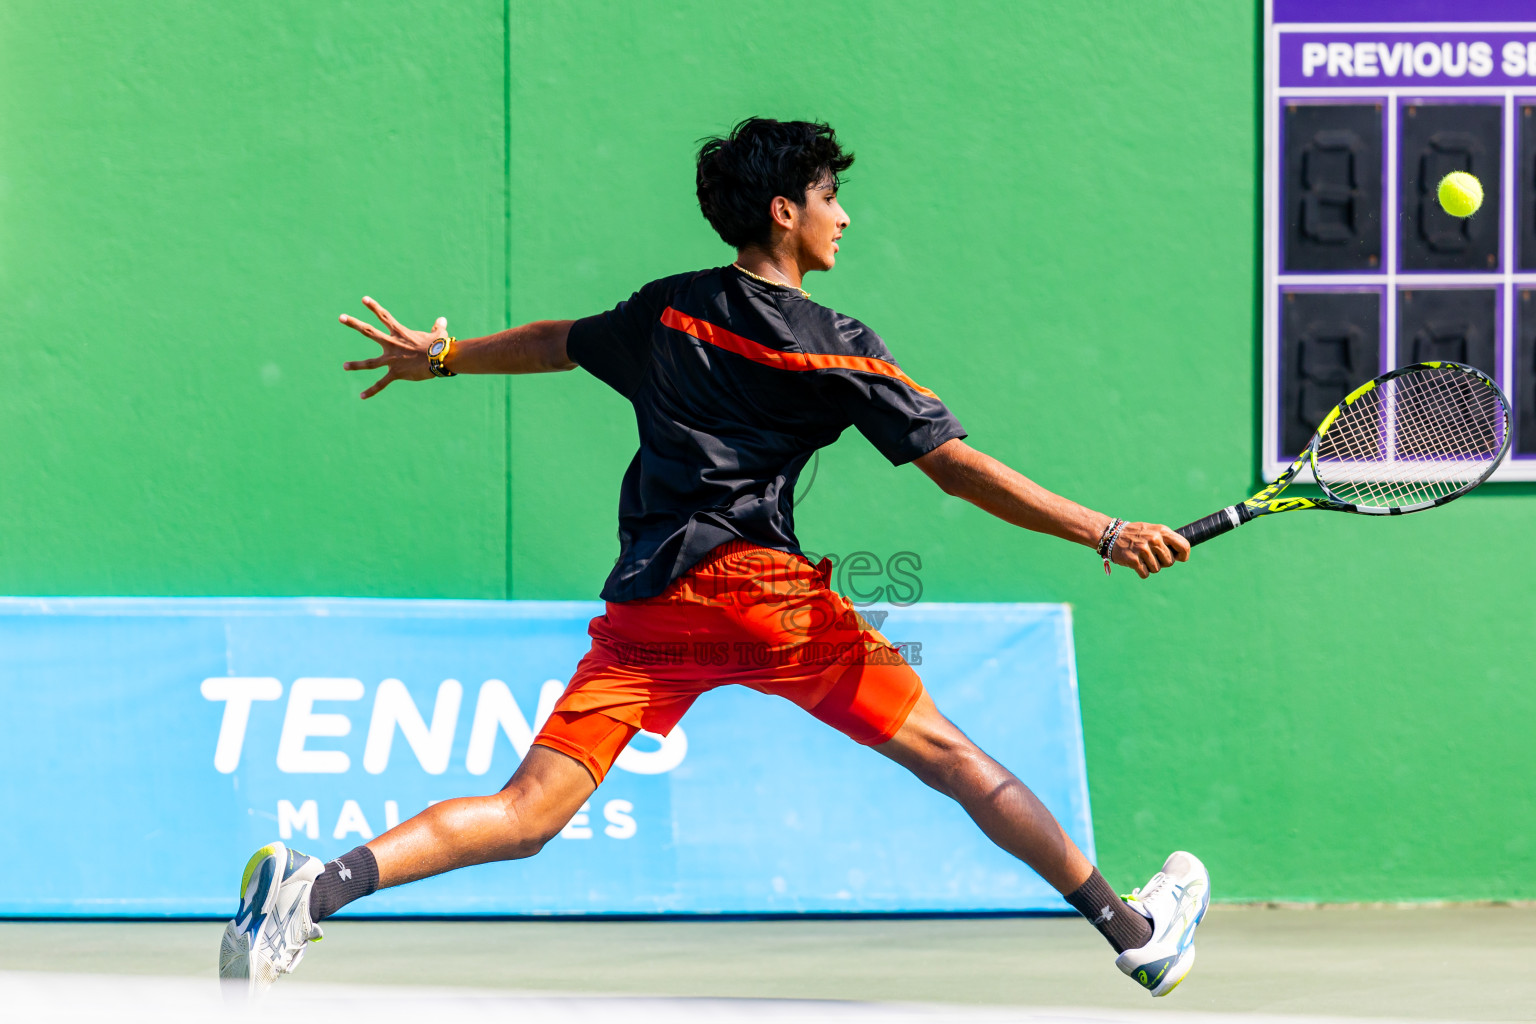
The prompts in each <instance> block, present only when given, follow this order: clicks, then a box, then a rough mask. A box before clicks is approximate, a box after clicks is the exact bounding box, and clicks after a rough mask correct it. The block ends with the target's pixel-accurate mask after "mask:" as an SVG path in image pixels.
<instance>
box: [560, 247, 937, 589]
mask: <svg viewBox="0 0 1536 1024" xmlns="http://www.w3.org/2000/svg"><path fill="white" fill-rule="evenodd" d="M566 351H567V353H568V354H569V356H570V358H571V360H572V361H573V362H575V363H577V364H578V365H580V366H581V367H583V368H584V369H586V370H587V372H589V373H591V374H592V375H593V376H594V377H597V378H598V379H599V380H601V381H602V382H603V383H605V384H607V385H608V386H609V387H611V388H613V389H614V390H615V391H617V392H618V393H619V394H621V395H623V396H624V397H625V398H628V399H629V400H630V402H631V403H632V404H633V405H634V407H635V419H636V421H637V423H638V425H639V428H640V450H639V451H638V452H636V453H635V457H634V460H633V461H631V462H630V464H629V469H628V470H627V471H626V472H625V473H624V483H623V486H622V489H621V490H620V492H619V542H620V545H621V551H620V554H619V559H618V562H617V563H616V564H615V565H614V568H613V572H612V573H610V574H609V576H608V580H607V582H606V583H605V584H604V585H603V595H602V596H603V598H604V599H605V600H608V601H631V600H635V599H637V598H644V597H652V596H655V595H656V594H659V593H661V592H662V591H663V590H665V589H666V588H667V585H668V584H669V583H671V582H672V581H673V580H675V579H677V578H678V577H679V576H681V575H683V574H684V573H685V572H687V571H688V569H689V568H691V567H692V566H693V565H694V564H695V563H697V562H698V561H699V559H701V558H703V557H704V556H705V555H706V554H708V553H709V552H710V551H711V550H712V549H714V548H716V547H718V546H719V545H721V544H724V543H726V542H728V541H732V540H737V539H740V540H745V541H750V542H752V543H754V544H760V545H762V546H763V547H767V548H775V549H777V550H780V551H790V552H796V553H798V552H799V550H800V545H799V542H798V541H796V540H795V519H794V507H793V499H794V491H795V481H796V479H797V478H798V477H799V475H800V470H801V469H802V468H804V466H805V463H806V461H807V460H808V459H809V458H810V457H811V454H812V453H813V452H815V451H816V449H818V448H824V447H826V446H827V445H829V444H831V443H832V442H833V441H835V440H837V438H838V435H839V434H841V433H842V432H843V430H844V429H846V428H847V427H848V426H850V425H852V426H855V427H858V428H859V432H860V433H862V434H863V435H864V436H865V437H866V438H868V439H869V441H870V443H871V444H873V445H874V446H875V447H876V448H877V449H879V451H880V453H881V454H882V455H884V456H885V457H886V458H887V459H889V460H890V461H891V463H892V464H893V465H897V466H899V465H902V464H903V463H907V462H911V461H912V460H913V459H915V458H917V457H918V456H920V455H926V454H927V453H928V452H931V451H933V450H934V449H935V448H937V447H938V446H939V445H941V444H943V443H944V442H945V441H948V440H951V439H952V438H957V437H964V436H965V429H964V428H963V427H961V426H960V422H959V421H958V420H956V419H955V417H954V416H953V415H951V414H950V411H949V409H947V408H946V407H945V405H944V403H943V402H941V401H939V398H938V396H937V395H935V394H934V393H933V392H931V391H929V390H928V389H927V388H924V387H921V386H920V385H918V384H917V383H916V382H914V381H913V380H912V379H911V378H910V377H908V376H907V375H906V374H904V373H902V372H901V369H900V368H899V367H898V366H897V365H896V362H895V360H894V359H892V358H891V353H890V352H889V351H888V350H887V349H886V347H885V344H884V343H883V342H881V340H880V338H879V337H878V336H877V335H876V334H875V332H874V331H872V330H870V329H869V328H868V327H865V326H864V325H863V324H861V323H859V321H857V320H855V319H853V318H852V317H847V316H843V315H842V314H840V313H837V312H835V311H833V310H830V309H828V308H827V307H825V306H820V305H817V304H816V303H814V302H812V301H810V299H808V298H805V297H804V296H802V295H801V294H800V292H799V290H798V289H791V288H788V287H783V288H781V287H775V286H773V285H768V284H764V283H762V282H760V281H757V280H755V279H753V278H751V277H748V276H747V275H746V274H743V273H742V272H741V271H739V270H737V269H736V268H735V267H721V268H718V269H715V270H703V271H697V272H695V273H690V274H680V275H678V276H676V277H667V278H663V279H661V280H660V281H652V282H651V283H650V284H648V285H646V286H645V287H643V288H641V289H640V290H639V291H638V292H636V293H635V294H634V295H633V296H631V297H630V298H629V300H628V301H626V302H621V303H619V304H618V305H617V306H616V307H614V308H613V309H612V310H610V311H609V312H607V313H599V314H598V315H596V316H589V317H586V318H585V319H582V320H578V321H576V322H575V324H573V325H572V327H571V333H570V338H569V340H568V341H567V343H566Z"/></svg>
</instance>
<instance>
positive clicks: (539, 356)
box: [341, 298, 576, 398]
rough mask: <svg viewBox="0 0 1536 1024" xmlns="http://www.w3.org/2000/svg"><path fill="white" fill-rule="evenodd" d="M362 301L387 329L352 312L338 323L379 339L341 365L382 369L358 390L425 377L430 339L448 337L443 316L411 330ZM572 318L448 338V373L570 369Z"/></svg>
mask: <svg viewBox="0 0 1536 1024" xmlns="http://www.w3.org/2000/svg"><path fill="white" fill-rule="evenodd" d="M363 305H365V306H367V307H368V308H369V309H371V310H372V311H373V314H374V316H376V317H378V318H379V322H380V323H381V324H383V325H384V326H385V327H386V328H388V333H386V332H385V331H381V330H379V329H378V328H377V327H374V326H373V325H371V324H365V323H363V322H362V321H361V320H358V319H356V318H355V317H350V316H346V315H345V314H343V315H342V317H341V322H342V323H343V324H345V325H346V326H348V327H350V328H352V329H353V330H355V331H357V332H358V333H359V334H362V335H364V336H366V337H369V338H372V339H373V340H374V341H376V342H378V343H379V347H380V348H382V349H383V351H382V352H381V353H380V354H379V355H377V356H375V357H373V358H372V359H358V360H354V361H352V362H347V363H343V364H342V369H344V370H377V369H384V370H385V373H384V376H382V377H380V378H379V379H378V380H377V381H375V382H374V383H373V384H372V386H370V387H369V388H368V389H367V390H366V391H364V392H363V395H362V397H364V398H372V397H373V396H374V395H376V394H378V393H379V392H380V391H383V390H384V389H385V388H386V387H388V386H389V385H390V384H391V383H392V382H394V381H397V380H427V379H428V378H430V377H431V376H432V371H431V370H430V369H428V368H427V350H428V349H429V348H430V347H431V346H432V343H433V342H434V341H438V340H440V339H442V338H446V337H447V336H448V321H447V320H445V319H443V318H442V317H439V318H438V320H437V322H436V323H435V324H433V325H432V330H430V331H414V330H411V329H410V328H408V327H405V326H403V325H402V324H401V323H400V322H399V321H398V320H396V319H395V318H394V317H393V316H391V315H390V313H389V310H387V309H385V308H384V307H383V306H381V305H379V304H378V303H377V302H374V301H373V300H372V299H370V298H364V299H363ZM574 322H575V321H573V320H536V321H534V322H533V323H529V324H523V325H522V326H521V327H511V328H508V329H507V330H505V331H501V332H499V333H497V334H489V335H486V336H485V337H483V338H460V339H458V340H456V341H455V342H454V343H453V350H452V355H451V358H450V360H449V363H448V368H449V369H451V370H452V371H453V372H454V373H552V372H554V371H557V370H574V369H575V368H576V364H575V363H574V362H572V361H571V359H570V356H569V355H567V353H566V349H565V342H566V338H567V337H568V336H569V335H570V332H571V324H573V323H574Z"/></svg>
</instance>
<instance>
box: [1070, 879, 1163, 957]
mask: <svg viewBox="0 0 1536 1024" xmlns="http://www.w3.org/2000/svg"><path fill="white" fill-rule="evenodd" d="M1067 902H1068V903H1070V904H1072V906H1073V908H1074V909H1075V910H1076V911H1077V912H1078V913H1079V914H1082V915H1083V916H1084V917H1086V918H1087V919H1088V920H1089V921H1091V922H1093V926H1094V927H1095V928H1097V929H1098V930H1099V934H1100V935H1102V936H1104V937H1105V938H1106V939H1108V940H1109V944H1110V945H1111V946H1114V947H1115V952H1116V953H1124V952H1125V951H1126V950H1128V949H1140V948H1141V947H1142V946H1145V945H1146V944H1147V943H1148V942H1151V941H1152V922H1150V921H1148V920H1147V919H1146V918H1144V917H1142V916H1141V915H1140V914H1138V913H1137V912H1136V911H1135V910H1133V909H1131V908H1130V907H1128V906H1126V905H1125V901H1124V900H1122V899H1121V898H1120V897H1119V896H1116V895H1115V890H1113V889H1111V888H1110V887H1109V883H1108V882H1106V881H1104V876H1103V875H1101V874H1099V869H1098V868H1094V869H1093V874H1091V875H1089V876H1088V881H1086V882H1084V883H1083V884H1082V885H1080V886H1078V887H1077V888H1076V889H1075V890H1073V891H1072V893H1071V894H1070V895H1068V896H1067Z"/></svg>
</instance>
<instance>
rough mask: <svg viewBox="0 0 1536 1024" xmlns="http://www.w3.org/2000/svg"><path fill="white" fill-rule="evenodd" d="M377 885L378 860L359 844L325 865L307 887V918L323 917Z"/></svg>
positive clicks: (319, 918) (318, 919) (371, 852)
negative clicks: (310, 886)
mask: <svg viewBox="0 0 1536 1024" xmlns="http://www.w3.org/2000/svg"><path fill="white" fill-rule="evenodd" d="M378 887H379V862H378V861H376V860H374V859H373V851H372V850H370V849H368V847H366V846H359V847H358V848H357V849H355V850H353V851H352V852H351V853H345V854H342V855H341V856H340V857H338V858H336V859H335V860H333V861H329V862H327V863H326V865H325V870H324V871H322V872H320V877H319V878H316V879H315V885H314V888H312V889H310V890H309V919H310V920H311V921H323V920H325V919H326V918H328V917H330V916H331V915H332V914H334V913H336V911H338V910H340V909H341V908H342V907H344V906H346V905H347V904H348V903H351V902H352V901H353V900H356V899H362V898H363V897H364V896H367V895H368V894H369V893H371V892H373V891H374V890H375V889H377V888H378Z"/></svg>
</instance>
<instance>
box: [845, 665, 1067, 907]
mask: <svg viewBox="0 0 1536 1024" xmlns="http://www.w3.org/2000/svg"><path fill="white" fill-rule="evenodd" d="M875 749H876V750H878V751H879V752H880V753H882V754H884V755H885V756H886V757H888V758H890V759H891V760H892V761H895V762H896V763H897V764H899V765H901V766H902V767H904V768H906V769H908V770H909V771H911V772H912V774H914V775H916V776H917V777H918V778H919V779H921V780H922V781H923V782H924V783H926V784H927V785H929V786H931V787H932V788H934V789H936V790H938V791H939V792H940V793H943V794H944V795H945V796H949V797H952V798H954V800H955V801H956V802H958V803H959V804H960V806H961V807H964V808H965V811H966V813H967V814H969V815H970V816H971V820H973V821H975V822H976V824H977V825H978V826H979V827H980V828H981V830H982V831H983V832H985V833H986V835H987V838H989V839H991V840H992V841H993V842H994V843H996V844H997V845H998V846H1000V847H1002V848H1003V849H1004V850H1007V851H1008V852H1009V853H1011V854H1013V855H1014V856H1015V857H1017V858H1019V859H1020V860H1022V861H1023V862H1024V863H1026V864H1028V865H1029V866H1030V867H1032V868H1034V869H1035V871H1036V872H1038V873H1039V875H1040V877H1041V878H1044V879H1045V880H1046V881H1047V882H1049V883H1050V884H1051V886H1052V887H1053V888H1055V889H1056V891H1057V892H1059V893H1061V894H1062V895H1066V894H1067V893H1069V892H1072V891H1073V890H1075V889H1077V888H1078V887H1079V886H1080V885H1082V884H1083V882H1085V881H1086V880H1087V879H1088V876H1089V875H1091V874H1093V865H1092V864H1091V863H1089V861H1088V858H1087V857H1085V856H1083V853H1082V851H1081V850H1079V849H1078V848H1077V844H1076V843H1074V842H1072V840H1071V839H1070V838H1069V837H1068V836H1067V834H1066V833H1065V832H1064V831H1062V828H1061V825H1060V824H1059V823H1058V822H1057V821H1056V818H1055V816H1054V815H1052V814H1051V812H1050V811H1049V810H1047V809H1046V806H1045V805H1044V804H1043V803H1041V802H1040V798H1039V797H1037V796H1035V794H1034V793H1033V792H1031V791H1030V789H1029V787H1028V786H1026V785H1024V783H1022V782H1020V781H1019V780H1018V778H1017V777H1016V776H1015V775H1014V774H1013V773H1012V772H1010V771H1009V770H1008V769H1006V768H1004V767H1003V766H1002V765H1000V764H998V763H997V762H996V761H994V760H993V759H992V758H991V757H988V756H987V754H986V753H985V752H984V751H982V749H981V748H980V747H978V746H976V744H975V743H972V742H971V739H970V737H968V736H966V735H965V733H963V732H961V731H960V730H959V729H958V728H957V727H956V726H955V724H954V723H953V722H951V721H950V720H949V719H947V718H945V717H944V716H943V715H942V714H940V712H939V709H938V708H937V707H936V706H934V703H933V698H931V697H929V696H928V694H927V693H926V692H925V693H924V694H923V695H922V696H921V697H920V698H919V699H918V702H917V706H916V707H914V708H913V709H912V713H911V714H910V715H909V716H907V721H906V724H904V725H903V726H902V727H901V731H900V732H898V733H897V734H896V736H895V738H893V739H891V740H890V741H888V742H886V743H882V744H880V745H879V746H877V747H875Z"/></svg>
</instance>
